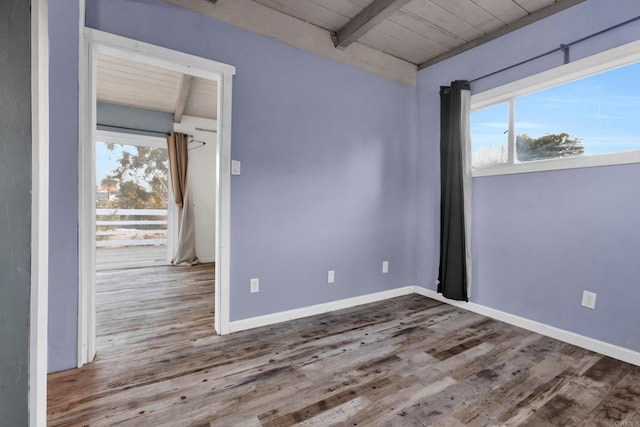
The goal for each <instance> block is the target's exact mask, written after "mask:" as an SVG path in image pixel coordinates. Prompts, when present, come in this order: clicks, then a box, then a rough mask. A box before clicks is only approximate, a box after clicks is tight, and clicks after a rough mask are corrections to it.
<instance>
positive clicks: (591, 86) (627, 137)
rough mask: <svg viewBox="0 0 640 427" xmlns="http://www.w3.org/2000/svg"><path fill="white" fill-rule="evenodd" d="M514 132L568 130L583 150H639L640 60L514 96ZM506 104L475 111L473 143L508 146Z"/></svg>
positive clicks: (475, 145)
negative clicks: (581, 143)
mask: <svg viewBox="0 0 640 427" xmlns="http://www.w3.org/2000/svg"><path fill="white" fill-rule="evenodd" d="M515 113H516V116H515V117H516V134H521V133H526V134H528V135H530V136H532V137H539V136H542V135H544V134H547V133H561V132H566V133H568V134H570V135H571V136H573V137H577V138H581V139H582V142H583V144H584V147H585V154H586V155H588V154H599V153H608V152H619V151H628V150H635V149H640V63H636V64H632V65H629V66H626V67H623V68H618V69H616V70H612V71H608V72H606V73H602V74H598V75H595V76H591V77H587V78H585V79H581V80H577V81H574V82H571V83H567V84H564V85H562V86H558V87H555V88H550V89H545V90H543V91H540V92H536V93H533V94H529V95H525V96H522V97H519V98H517V99H516V106H515ZM507 123H508V108H507V105H506V104H500V105H495V106H493V107H489V108H486V109H483V110H478V111H475V112H473V113H472V114H471V139H472V147H473V148H475V147H477V146H479V145H486V146H500V145H502V144H504V146H505V147H506V143H507V135H506V134H504V133H503V132H504V131H505V130H507V128H508V125H507Z"/></svg>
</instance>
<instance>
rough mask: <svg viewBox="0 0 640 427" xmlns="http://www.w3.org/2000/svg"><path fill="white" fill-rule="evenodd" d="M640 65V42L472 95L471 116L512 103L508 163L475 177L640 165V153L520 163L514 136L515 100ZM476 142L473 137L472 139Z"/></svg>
mask: <svg viewBox="0 0 640 427" xmlns="http://www.w3.org/2000/svg"><path fill="white" fill-rule="evenodd" d="M638 61H640V40H638V41H635V42H632V43H628V44H625V45H622V46H619V47H616V48H614V49H611V50H607V51H605V52H602V53H598V54H596V55H592V56H589V57H587V58H583V59H580V60H577V61H574V62H571V63H569V64H566V65H562V66H559V67H556V68H552V69H550V70H547V71H545V72H542V73H540V74H536V75H534V76H531V77H527V78H524V79H522V80H518V81H515V82H512V83H509V84H506V85H504V86H500V87H497V88H495V89H490V90H488V91H486V92H481V93H478V94H473V95H471V112H472V113H473V111H477V110H480V109H483V108H487V107H491V106H493V105H497V104H503V103H508V104H510V107H509V143H508V153H509V156H508V157H509V158H508V160H507V162H508V163H504V164H497V165H489V166H479V167H472V175H473V176H474V177H476V176H493V175H510V174H516V173H528V172H542V171H552V170H562V169H575V168H587V167H597V166H611V165H623V164H630V163H640V150H630V151H623V152H618V153H606V154H594V155H587V156H576V157H563V158H558V159H549V160H537V161H530V162H522V163H516V160H515V155H514V153H515V134H514V122H515V117H514V108H513V103H514V100H515V99H516V98H518V97H520V96H523V95H528V94H530V93H533V92H537V91H540V90H544V89H549V88H551V87H554V86H559V85H563V84H566V83H569V82H572V81H575V80H578V79H581V78H585V77H589V76H592V75H596V74H599V73H603V72H606V71H610V70H613V69H615V68H620V67H624V66H626V65H631V64H633V63H635V62H638ZM472 138H473V135H472Z"/></svg>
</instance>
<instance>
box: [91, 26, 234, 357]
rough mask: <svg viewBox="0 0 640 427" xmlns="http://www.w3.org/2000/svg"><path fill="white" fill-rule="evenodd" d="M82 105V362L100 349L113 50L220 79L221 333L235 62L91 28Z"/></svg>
mask: <svg viewBox="0 0 640 427" xmlns="http://www.w3.org/2000/svg"><path fill="white" fill-rule="evenodd" d="M81 37H82V39H83V40H82V42H81V43H82V51H81V55H80V87H79V92H80V106H79V107H80V108H79V126H80V138H79V162H80V165H79V173H80V177H79V178H80V179H79V242H78V245H79V251H78V252H79V260H78V261H79V270H80V271H79V288H78V367H81V366H82V365H84V364H85V363H88V362H90V361H92V360H93V358H94V356H95V352H96V348H95V345H96V342H95V340H96V305H95V297H96V283H95V270H96V266H95V210H94V209H95V139H96V124H97V117H96V58H97V55H98V54H101V53H102V54H107V55H111V56H116V57H119V58H123V59H129V60H133V61H137V62H142V63H145V64H148V65H153V66H157V67H161V68H165V69H169V70H174V71H177V72H180V73H185V74H189V75H193V76H196V77H202V78H205V79H209V80H215V81H217V83H218V100H217V102H218V132H217V134H216V137H217V144H216V145H217V153H216V154H217V155H216V161H217V163H218V167H217V183H216V185H217V191H216V218H215V222H216V225H215V229H216V237H215V240H216V243H215V247H216V267H215V306H214V307H215V310H214V312H215V322H214V327H215V330H216V332H217V333H218V334H220V335H224V334H228V333H229V322H230V318H229V311H230V307H229V305H230V298H229V288H230V284H229V278H230V274H229V268H230V251H229V249H230V246H229V242H230V234H231V233H230V224H231V221H230V219H231V208H230V198H231V101H232V85H233V76H234V75H235V67H233V66H231V65H228V64H224V63H221V62H217V61H213V60H210V59H205V58H202V57H198V56H194V55H190V54H186V53H183V52H178V51H175V50H171V49H166V48H163V47H160V46H156V45H152V44H149V43H143V42H140V41H137V40H133V39H129V38H126V37H121V36H118V35H114V34H110V33H106V32H103V31H98V30H94V29H91V28H85V29H84V32H83V33H82V34H81Z"/></svg>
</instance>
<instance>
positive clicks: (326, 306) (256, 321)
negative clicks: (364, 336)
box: [229, 286, 417, 332]
mask: <svg viewBox="0 0 640 427" xmlns="http://www.w3.org/2000/svg"><path fill="white" fill-rule="evenodd" d="M416 288H417V287H416V286H405V287H403V288H397V289H391V290H388V291H382V292H376V293H373V294H367V295H361V296H357V297H352V298H345V299H341V300H337V301H331V302H326V303H323V304H316V305H311V306H308V307H303V308H296V309H293V310H287V311H281V312H279V313H273V314H267V315H264V316H257V317H251V318H248V319H243V320H236V321H233V322H230V323H229V332H239V331H244V330H247V329H253V328H259V327H261V326H267V325H273V324H274V323H280V322H287V321H289V320H295V319H301V318H303V317H308V316H315V315H317V314H323V313H328V312H330V311H336V310H342V309H345V308H351V307H355V306H358V305H363V304H370V303H372V302H378V301H384V300H386V299H390V298H395V297H400V296H403V295H409V294H413V293H416Z"/></svg>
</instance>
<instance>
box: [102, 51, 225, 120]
mask: <svg viewBox="0 0 640 427" xmlns="http://www.w3.org/2000/svg"><path fill="white" fill-rule="evenodd" d="M96 81H97V88H96V95H97V99H98V101H99V102H108V103H111V104H118V105H124V106H128V107H136V108H143V109H146V110H151V111H161V112H164V113H173V114H174V119H175V121H176V122H180V120H181V118H182V115H187V116H194V117H202V118H206V119H213V120H215V119H216V118H217V116H218V112H217V83H216V82H215V81H213V80H207V79H202V78H199V77H193V76H187V75H184V74H181V73H178V72H175V71H171V70H166V69H163V68H159V67H154V66H151V65H147V64H142V63H139V62H134V61H130V60H126V59H121V58H116V57H113V56H107V55H99V56H98V59H97V78H96Z"/></svg>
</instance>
